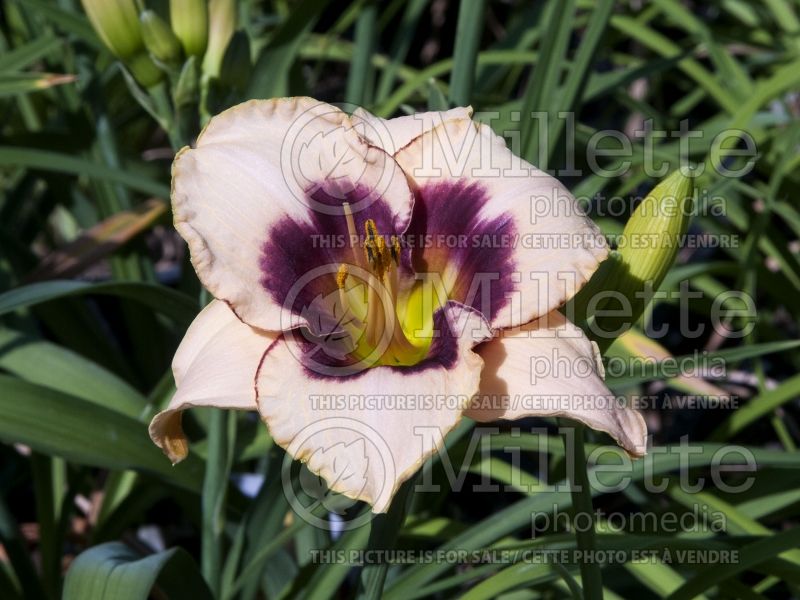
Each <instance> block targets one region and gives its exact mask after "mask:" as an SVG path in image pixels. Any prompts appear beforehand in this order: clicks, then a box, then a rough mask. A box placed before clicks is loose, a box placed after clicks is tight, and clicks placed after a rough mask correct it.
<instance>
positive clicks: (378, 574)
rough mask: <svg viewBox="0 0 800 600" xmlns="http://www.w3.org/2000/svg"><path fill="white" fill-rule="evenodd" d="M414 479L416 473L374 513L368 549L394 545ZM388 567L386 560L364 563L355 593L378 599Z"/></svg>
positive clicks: (408, 502) (414, 482) (386, 549)
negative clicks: (379, 512)
mask: <svg viewBox="0 0 800 600" xmlns="http://www.w3.org/2000/svg"><path fill="white" fill-rule="evenodd" d="M416 480H417V478H416V477H412V478H411V479H409V480H408V481H406V482H405V483H404V484H403V485H402V486H401V487H400V490H399V491H398V492H397V495H396V496H395V497H394V500H393V501H392V505H391V506H390V507H389V511H388V512H387V513H385V514H382V515H376V516H375V518H374V519H373V520H372V524H371V529H370V532H369V540H368V542H367V549H368V550H378V551H379V552H384V553H385V552H386V551H388V550H392V549H394V547H395V545H396V543H397V534H398V533H399V531H400V528H401V527H402V526H403V521H404V520H405V518H406V511H407V510H408V506H409V504H410V501H411V496H412V490H413V489H414V485H416ZM388 570H389V563H388V562H386V561H385V560H382V561H381V562H379V563H376V564H369V565H365V566H364V568H363V569H362V570H361V589H360V591H359V594H358V597H359V598H360V599H362V600H373V599H376V600H377V599H378V598H381V597H382V596H383V585H384V583H385V582H386V572H387V571H388Z"/></svg>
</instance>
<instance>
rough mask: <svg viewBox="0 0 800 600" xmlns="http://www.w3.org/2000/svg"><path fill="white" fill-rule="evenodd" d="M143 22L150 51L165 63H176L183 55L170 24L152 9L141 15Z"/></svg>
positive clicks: (145, 43) (143, 35) (145, 41)
mask: <svg viewBox="0 0 800 600" xmlns="http://www.w3.org/2000/svg"><path fill="white" fill-rule="evenodd" d="M139 21H140V22H141V24H142V38H143V39H144V45H145V47H146V48H147V50H148V52H150V54H152V55H153V57H154V58H156V59H157V60H160V61H161V62H163V63H167V64H174V63H176V62H178V60H179V59H180V55H181V44H180V42H179V41H178V38H176V37H175V34H174V33H172V30H171V29H170V28H169V25H167V23H166V22H165V21H164V19H162V18H161V17H159V16H158V15H157V14H156V13H155V12H153V11H152V10H145V11H143V12H142V14H141V15H139Z"/></svg>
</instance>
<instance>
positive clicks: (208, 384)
mask: <svg viewBox="0 0 800 600" xmlns="http://www.w3.org/2000/svg"><path fill="white" fill-rule="evenodd" d="M276 337H277V334H275V333H268V332H264V331H259V330H256V329H253V328H252V327H250V326H249V325H246V324H244V323H242V322H241V321H240V320H239V319H238V318H237V317H236V315H235V314H234V313H233V311H232V310H231V309H230V308H229V307H228V306H227V305H226V304H225V303H224V302H221V301H219V300H214V301H213V302H211V303H210V304H209V305H208V306H206V307H205V308H204V309H203V310H202V311H201V312H200V314H199V315H197V317H196V318H195V320H194V321H193V322H192V324H191V325H190V327H189V329H188V330H187V332H186V335H185V336H184V338H183V340H182V341H181V344H180V346H179V347H178V351H177V352H176V353H175V358H174V359H173V361H172V372H173V375H174V377H175V385H176V386H177V391H176V392H175V395H174V396H173V397H172V400H171V401H170V403H169V406H168V407H167V408H166V410H163V411H162V412H160V413H158V414H157V415H156V416H155V417H154V418H153V420H152V421H151V423H150V437H151V438H152V440H153V441H154V442H155V443H156V445H157V446H158V447H159V448H161V449H162V450H163V451H164V453H165V454H166V455H167V456H168V457H169V458H170V460H171V461H172V462H173V463H175V462H178V461H180V460H182V459H183V458H185V457H186V454H187V451H188V447H187V443H186V436H185V435H184V434H183V429H182V428H181V413H182V412H183V411H184V410H186V409H187V408H191V407H193V406H215V407H218V408H232V409H239V410H256V403H255V385H254V382H255V374H256V370H257V369H258V363H259V361H260V360H261V357H262V356H263V354H264V351H265V350H266V348H268V347H269V345H270V344H271V343H272V342H273V341H274V340H275V338H276Z"/></svg>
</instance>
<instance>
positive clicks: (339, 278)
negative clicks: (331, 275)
mask: <svg viewBox="0 0 800 600" xmlns="http://www.w3.org/2000/svg"><path fill="white" fill-rule="evenodd" d="M346 281H347V265H346V264H344V263H342V264H340V265H339V270H338V271H337V272H336V285H338V286H339V289H340V290H343V289H344V284H345V282H346Z"/></svg>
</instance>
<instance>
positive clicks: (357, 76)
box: [345, 2, 378, 106]
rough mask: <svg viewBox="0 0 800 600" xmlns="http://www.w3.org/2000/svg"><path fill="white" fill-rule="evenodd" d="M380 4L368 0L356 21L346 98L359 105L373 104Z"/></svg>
mask: <svg viewBox="0 0 800 600" xmlns="http://www.w3.org/2000/svg"><path fill="white" fill-rule="evenodd" d="M377 16H378V6H377V4H376V3H375V2H368V3H367V5H366V6H365V7H364V8H362V9H361V13H360V14H359V15H358V20H357V21H356V34H355V47H354V50H353V62H352V63H351V67H350V73H349V75H348V77H347V90H346V91H345V100H346V101H347V102H349V103H351V104H355V105H357V106H365V105H369V104H372V92H373V87H374V84H375V69H374V68H373V67H372V55H373V54H374V53H375V45H376V41H377V32H376V27H375V22H376V19H377Z"/></svg>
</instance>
